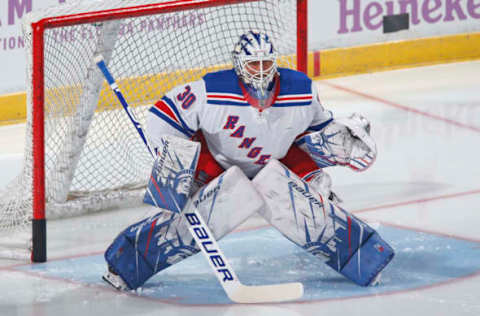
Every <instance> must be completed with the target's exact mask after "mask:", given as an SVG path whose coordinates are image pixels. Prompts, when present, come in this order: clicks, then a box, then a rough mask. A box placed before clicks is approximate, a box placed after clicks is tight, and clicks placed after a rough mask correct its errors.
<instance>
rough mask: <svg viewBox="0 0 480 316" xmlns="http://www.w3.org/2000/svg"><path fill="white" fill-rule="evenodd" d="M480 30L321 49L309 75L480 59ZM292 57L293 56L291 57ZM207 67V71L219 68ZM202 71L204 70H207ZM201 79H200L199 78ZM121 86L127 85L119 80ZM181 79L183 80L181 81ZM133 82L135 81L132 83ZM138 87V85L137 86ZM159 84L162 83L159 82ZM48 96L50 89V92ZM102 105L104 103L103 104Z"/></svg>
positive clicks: (16, 113)
mask: <svg viewBox="0 0 480 316" xmlns="http://www.w3.org/2000/svg"><path fill="white" fill-rule="evenodd" d="M479 47H480V33H466V34H456V35H448V36H438V37H430V38H421V39H414V40H404V41H395V42H388V43H378V44H373V45H363V46H355V47H347V48H335V49H328V50H323V51H320V75H319V76H315V75H314V71H313V70H314V67H313V60H314V58H313V52H310V53H309V54H308V75H309V76H310V77H312V78H314V79H327V78H332V77H340V76H348V75H354V74H361V73H367V72H377V71H386V70H393V69H400V68H409V67H417V66H424V65H432V64H438V63H448V62H459V61H467V60H474V59H479V58H480V49H479ZM289 57H292V56H289ZM215 68H216V67H214V68H211V69H205V72H207V71H212V70H216V69H220V68H223V67H221V66H220V67H218V68H216V69H215ZM205 72H204V71H201V73H202V74H203V73H205ZM185 75H186V73H185V72H184V73H182V75H181V76H178V77H180V78H181V77H183V78H185V77H196V76H195V75H197V73H195V75H194V74H192V73H187V76H185ZM166 79H167V77H166V75H165V74H163V75H154V76H151V78H145V77H142V78H134V79H124V80H125V81H131V80H133V82H135V81H138V80H140V81H143V80H154V81H165V80H166ZM195 79H197V78H195ZM119 81H120V82H119V86H120V87H121V86H123V83H124V82H122V80H119ZM180 81H181V80H180ZM129 83H131V82H129ZM174 85H175V82H169V85H167V86H168V87H170V88H171V87H173V86H174ZM133 86H135V85H133ZM156 86H158V85H156ZM102 90H103V91H102V95H104V98H105V99H104V102H101V103H103V104H105V106H106V107H108V106H112V104H114V103H115V101H114V100H113V99H112V95H111V94H108V93H105V92H107V90H108V89H107V87H104V89H102ZM164 92H165V91H155V89H153V90H152V91H148V93H149V94H150V93H151V94H152V95H151V96H152V97H154V98H158V97H159V96H160V95H159V94H158V93H164ZM136 93H137V91H127V92H126V98H127V99H131V98H133V99H135V94H136ZM54 94H55V93H54V92H53V95H54ZM46 95H47V96H48V92H47V93H46ZM25 104H26V95H25V92H19V93H12V94H7V95H0V125H6V124H13V123H19V122H24V121H25V119H26V106H25ZM100 106H101V105H100Z"/></svg>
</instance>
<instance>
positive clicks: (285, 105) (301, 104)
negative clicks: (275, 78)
mask: <svg viewBox="0 0 480 316" xmlns="http://www.w3.org/2000/svg"><path fill="white" fill-rule="evenodd" d="M310 104H312V102H311V101H307V102H288V103H274V104H273V105H272V107H276V108H277V107H278V108H283V107H288V106H307V105H310Z"/></svg>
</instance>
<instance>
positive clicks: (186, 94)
mask: <svg viewBox="0 0 480 316" xmlns="http://www.w3.org/2000/svg"><path fill="white" fill-rule="evenodd" d="M196 99H197V98H196V97H195V94H193V93H192V88H191V87H190V86H185V91H183V92H182V93H179V94H178V95H177V100H178V101H180V102H182V109H184V110H186V109H188V108H189V107H190V106H191V105H192V104H193V102H195V100H196Z"/></svg>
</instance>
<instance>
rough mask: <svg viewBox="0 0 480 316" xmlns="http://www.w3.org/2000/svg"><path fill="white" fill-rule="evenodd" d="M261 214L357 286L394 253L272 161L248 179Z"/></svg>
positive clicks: (371, 278) (370, 230)
mask: <svg viewBox="0 0 480 316" xmlns="http://www.w3.org/2000/svg"><path fill="white" fill-rule="evenodd" d="M253 183H254V185H255V187H256V189H257V191H258V192H260V194H261V195H262V196H263V199H264V201H265V203H266V206H265V207H264V208H262V211H261V215H262V216H263V217H264V218H265V219H266V220H267V221H269V222H270V224H272V225H273V226H274V227H275V228H277V229H278V230H279V231H280V232H281V233H282V234H283V235H284V236H285V237H287V238H288V239H289V240H291V241H293V242H294V243H295V244H297V245H298V246H300V247H302V248H304V249H305V250H307V251H308V252H310V253H311V254H313V255H315V256H317V257H321V258H322V259H324V260H325V261H326V264H327V265H329V266H330V267H332V268H333V269H335V270H336V271H338V272H339V273H341V274H342V275H344V276H345V277H346V278H348V279H349V280H351V281H353V282H355V283H356V284H358V285H362V286H368V285H371V284H373V283H374V282H375V281H376V280H377V279H378V278H377V276H378V275H379V274H380V272H381V271H382V270H383V269H384V268H385V266H386V265H387V264H388V263H389V262H390V260H392V258H393V256H394V251H393V249H392V247H390V246H389V245H388V244H387V243H386V242H385V241H384V240H383V239H382V238H381V237H380V236H379V235H378V233H377V232H376V231H375V230H374V229H373V228H371V227H370V226H368V225H367V224H365V223H364V222H362V221H361V220H360V219H358V218H356V217H355V216H353V215H351V214H349V213H348V212H346V211H345V210H343V209H342V208H340V207H338V206H337V205H335V204H333V203H331V202H330V201H329V200H328V199H327V198H326V197H323V196H322V195H320V194H319V193H317V192H315V190H312V189H311V188H310V187H309V185H308V184H307V183H306V182H304V181H302V180H301V179H300V178H299V177H297V176H296V175H295V174H293V173H292V172H291V171H290V170H289V169H288V168H286V167H285V166H284V165H282V164H281V163H280V162H278V161H277V160H271V161H270V162H269V163H268V164H267V165H266V166H265V167H264V168H263V169H262V170H261V171H260V172H259V173H258V174H257V176H256V177H255V178H254V179H253Z"/></svg>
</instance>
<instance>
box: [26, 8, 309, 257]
mask: <svg viewBox="0 0 480 316" xmlns="http://www.w3.org/2000/svg"><path fill="white" fill-rule="evenodd" d="M294 1H295V2H296V10H297V12H296V34H297V36H296V58H297V61H296V63H297V69H298V70H300V71H303V72H306V71H307V0H294ZM247 2H252V3H253V2H263V1H258V0H192V1H188V0H179V1H168V2H159V3H151V4H143V5H136V6H128V7H119V8H112V9H106V10H98V11H94V10H93V11H89V12H81V13H75V14H71V15H60V16H52V17H44V18H41V19H40V20H38V21H35V22H33V23H32V24H31V28H32V35H31V36H32V56H31V58H32V91H31V93H32V110H31V111H32V156H33V157H32V159H33V179H32V181H33V183H32V195H33V200H32V209H33V220H32V223H33V224H32V225H33V226H32V228H33V232H32V236H33V238H32V243H33V245H32V249H33V251H32V261H34V262H44V261H46V258H47V257H46V219H45V218H46V214H45V208H46V206H45V205H46V187H45V182H46V178H45V177H46V174H47V173H46V170H45V145H44V144H45V131H44V126H45V117H44V113H45V112H44V109H45V93H46V92H45V89H46V88H45V63H44V62H45V58H46V56H45V41H44V34H45V31H46V30H48V29H55V28H63V27H69V26H73V25H80V24H92V23H103V22H105V21H111V20H119V19H130V18H134V17H142V16H150V15H158V14H164V13H173V12H180V11H186V10H198V9H203V8H211V7H218V6H234V5H237V4H242V5H244V4H245V3H247ZM270 2H275V1H270ZM279 2H284V1H282V0H279ZM272 23H275V22H272ZM292 27H295V25H293V26H292Z"/></svg>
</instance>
